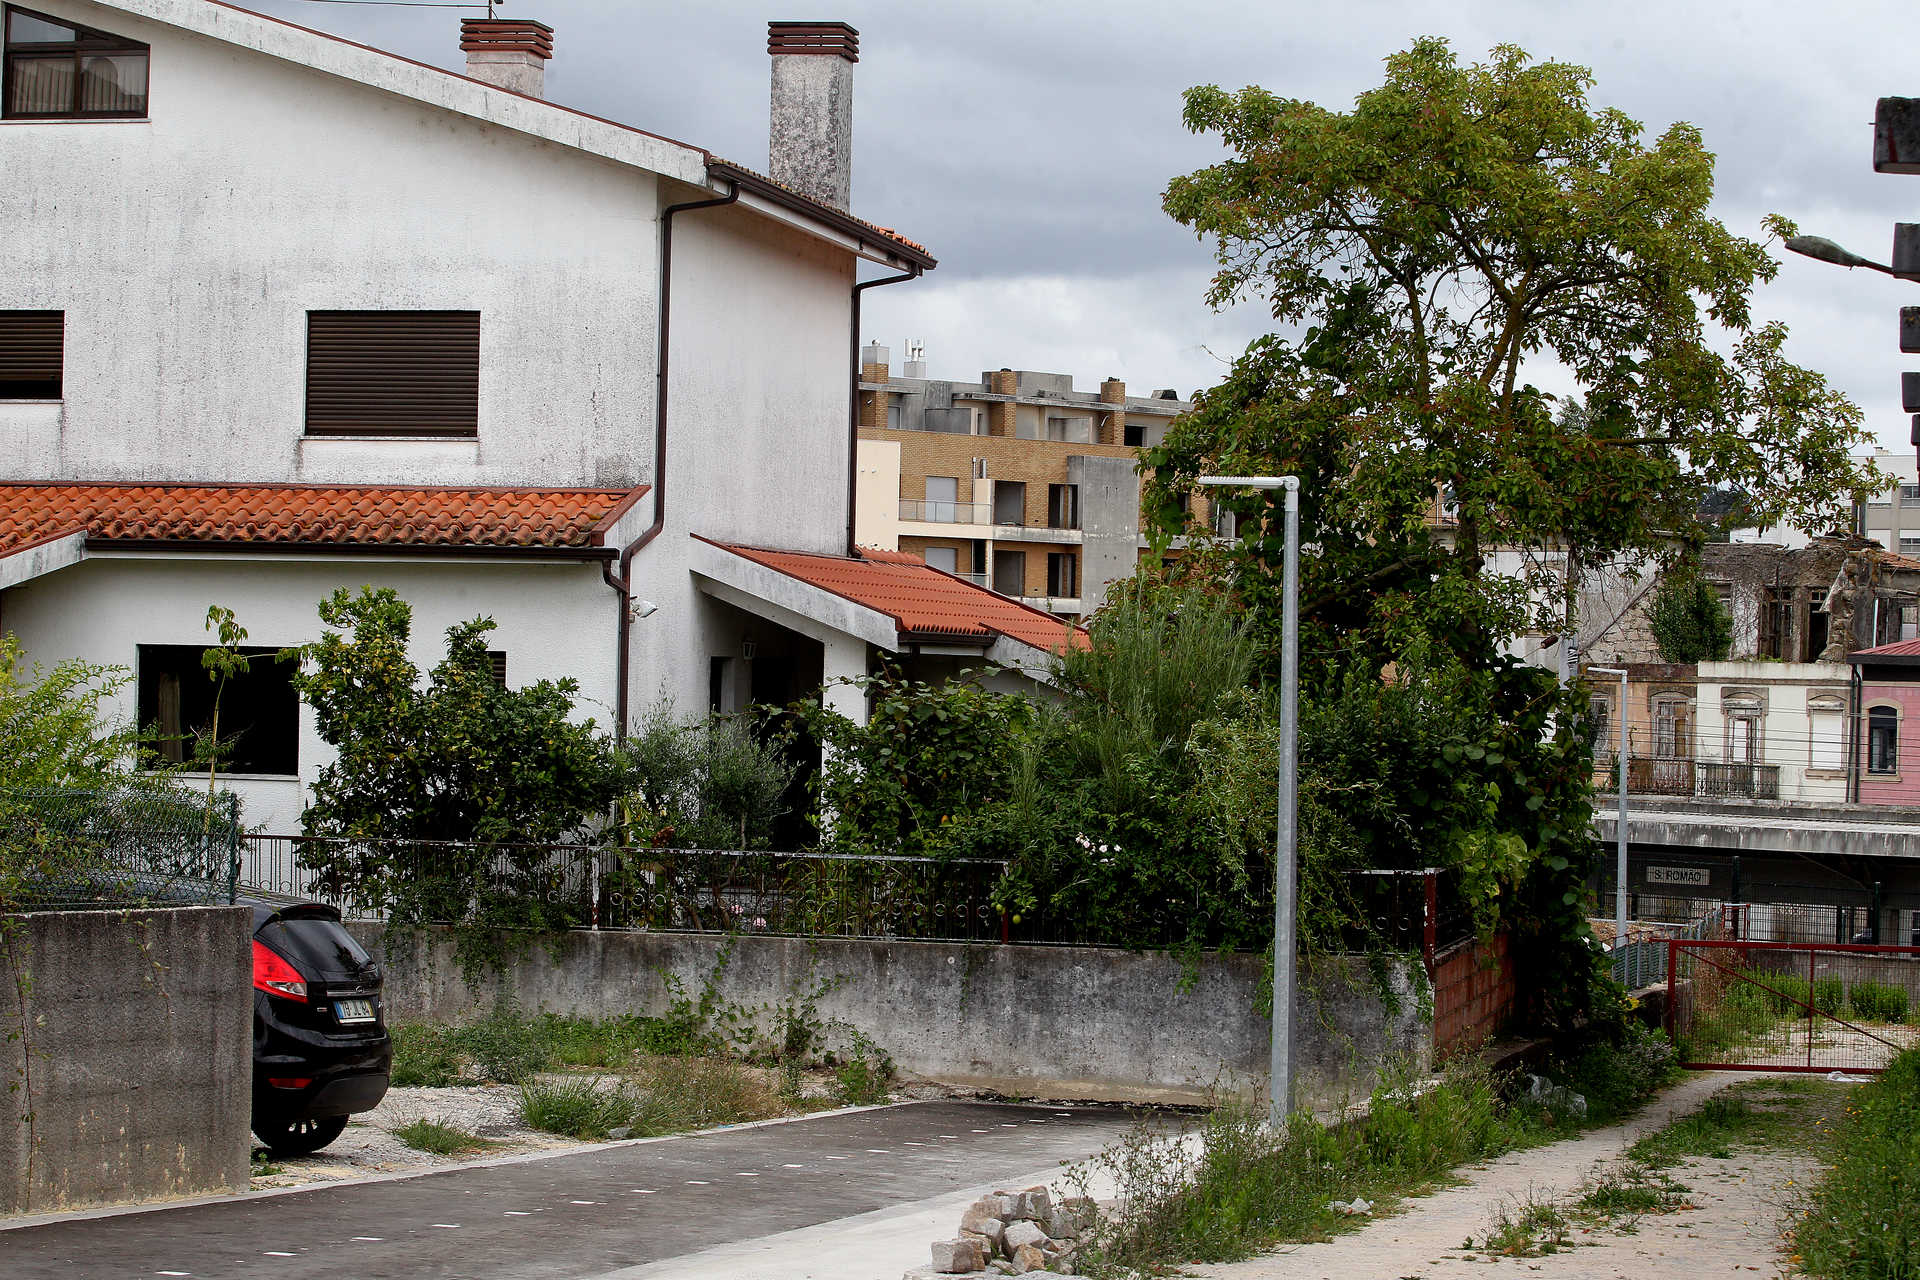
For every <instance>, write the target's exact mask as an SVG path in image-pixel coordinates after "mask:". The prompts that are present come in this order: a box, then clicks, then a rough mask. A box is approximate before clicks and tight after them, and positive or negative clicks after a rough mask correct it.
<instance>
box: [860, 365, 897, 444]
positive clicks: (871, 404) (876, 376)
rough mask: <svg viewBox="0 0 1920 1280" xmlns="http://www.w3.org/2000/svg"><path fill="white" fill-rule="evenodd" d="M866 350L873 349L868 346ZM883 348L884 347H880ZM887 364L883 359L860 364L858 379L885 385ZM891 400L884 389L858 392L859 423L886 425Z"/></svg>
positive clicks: (876, 425) (887, 371)
mask: <svg viewBox="0 0 1920 1280" xmlns="http://www.w3.org/2000/svg"><path fill="white" fill-rule="evenodd" d="M867 350H869V351H871V350H873V348H872V347H868V348H867ZM881 350H883V351H884V350H885V348H884V347H883V348H881ZM888 373H889V369H888V366H887V364H886V362H885V361H884V360H883V361H881V362H880V363H879V364H863V365H861V366H860V381H862V382H877V383H879V384H880V385H881V386H882V387H885V386H886V385H887V376H888ZM891 400H892V397H891V396H889V395H888V394H887V393H886V392H885V391H862V392H861V393H860V425H861V426H863V427H884V426H886V425H887V405H888V403H889V402H890V401H891Z"/></svg>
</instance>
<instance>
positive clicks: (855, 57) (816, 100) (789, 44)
mask: <svg viewBox="0 0 1920 1280" xmlns="http://www.w3.org/2000/svg"><path fill="white" fill-rule="evenodd" d="M767 53H768V54H769V55H771V57H772V59H773V109H772V112H771V120H770V129H769V137H768V143H767V171H768V172H769V173H770V174H771V175H772V177H773V180H774V181H775V182H778V183H780V184H782V185H783V186H787V187H791V188H793V190H795V191H798V192H799V193H800V194H801V195H805V196H811V197H813V198H814V199H815V200H818V201H820V202H821V203H823V204H828V205H832V206H833V207H834V208H836V209H839V210H840V211H842V212H845V211H846V209H847V207H848V205H849V203H850V202H851V197H852V195H853V64H854V63H856V62H858V61H860V33H859V32H858V31H855V30H854V29H853V28H852V27H850V26H848V25H847V24H846V23H844V22H769V23H768V24H767Z"/></svg>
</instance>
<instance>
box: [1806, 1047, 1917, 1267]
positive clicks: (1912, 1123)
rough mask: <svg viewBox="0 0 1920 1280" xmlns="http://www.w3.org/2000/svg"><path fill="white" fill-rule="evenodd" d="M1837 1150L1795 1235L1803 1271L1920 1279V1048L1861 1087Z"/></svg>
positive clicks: (1840, 1136) (1842, 1130) (1849, 1111)
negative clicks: (1831, 1167) (1831, 1166)
mask: <svg viewBox="0 0 1920 1280" xmlns="http://www.w3.org/2000/svg"><path fill="white" fill-rule="evenodd" d="M1835 1152H1836V1154H1835V1159H1834V1166H1833V1169H1832V1171H1831V1172H1829V1173H1828V1174H1827V1175H1826V1177H1825V1178H1823V1179H1822V1180H1821V1181H1820V1183H1819V1184H1818V1185H1817V1186H1816V1187H1815V1188H1814V1190H1813V1195H1812V1200H1811V1204H1810V1206H1809V1208H1808V1210H1807V1213H1806V1216H1805V1217H1804V1218H1803V1219H1802V1220H1801V1222H1800V1224H1799V1225H1798V1226H1797V1227H1796V1228H1795V1230H1794V1236H1793V1244H1794V1250H1795V1252H1797V1253H1798V1254H1799V1255H1800V1256H1799V1259H1798V1261H1799V1263H1800V1266H1801V1269H1802V1270H1804V1271H1806V1272H1807V1273H1809V1274H1811V1275H1816V1276H1821V1277H1823V1278H1824V1280H1915V1278H1916V1277H1920V1050H1915V1049H1909V1050H1907V1051H1906V1052H1905V1053H1902V1054H1901V1055H1900V1056H1899V1057H1897V1058H1895V1059H1894V1060H1893V1062H1892V1063H1891V1064H1890V1065H1889V1066H1888V1068H1887V1070H1886V1072H1885V1073H1884V1074H1883V1075H1881V1076H1880V1077H1879V1079H1877V1080H1875V1081H1873V1082H1872V1083H1871V1084H1867V1085H1863V1086H1861V1087H1860V1088H1859V1090H1858V1092H1857V1093H1856V1094H1855V1096H1854V1099H1853V1103H1852V1105H1851V1106H1849V1107H1848V1108H1847V1118H1846V1121H1845V1122H1844V1123H1843V1124H1842V1125H1841V1129H1840V1133H1839V1136H1838V1139H1837V1141H1836V1143H1835Z"/></svg>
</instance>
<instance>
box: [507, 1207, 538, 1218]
mask: <svg viewBox="0 0 1920 1280" xmlns="http://www.w3.org/2000/svg"><path fill="white" fill-rule="evenodd" d="M507 1216H508V1217H509V1218H531V1217H532V1216H533V1210H531V1209H509V1210H507Z"/></svg>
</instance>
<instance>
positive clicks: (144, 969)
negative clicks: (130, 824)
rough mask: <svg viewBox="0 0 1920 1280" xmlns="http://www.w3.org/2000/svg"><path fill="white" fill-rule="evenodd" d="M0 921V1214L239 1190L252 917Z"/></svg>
mask: <svg viewBox="0 0 1920 1280" xmlns="http://www.w3.org/2000/svg"><path fill="white" fill-rule="evenodd" d="M5 924H6V926H7V927H5V928H0V978H4V981H0V1028H4V1031H5V1033H6V1034H4V1035H0V1074H4V1076H5V1081H6V1085H7V1089H5V1090H0V1120H3V1121H4V1125H3V1126H0V1214H5V1213H37V1212H45V1211H50V1210H57V1209H67V1208H73V1207H77V1206H81V1205H88V1204H102V1203H107V1202H111V1201H126V1200H145V1199H154V1198H158V1197H163V1196H180V1195H191V1194H204V1193H207V1192H218V1191H244V1190H245V1189H246V1187H247V1179H248V1175H249V1168H248V1152H249V1150H250V1149H251V1141H250V1139H249V1138H248V1136H247V1126H248V1111H249V1107H250V1106H251V1100H252V1088H253V984H252V973H253V957H252V950H251V946H250V940H251V938H252V936H253V913H252V912H251V911H250V910H249V909H248V908H246V907H188V908H179V909H175V910H167V911H133V912H124V913H123V912H117V911H113V912H97V911H86V912H79V911H76V912H52V913H43V914H34V915H27V916H15V917H10V918H9V919H8V920H7V921H6V922H5ZM16 971H19V972H24V973H25V974H26V975H28V977H29V983H28V994H27V999H26V1009H25V1014H26V1021H27V1025H29V1026H30V1028H31V1031H30V1033H29V1037H28V1039H27V1041H26V1042H25V1043H23V1042H22V1041H20V1040H17V1039H14V1038H13V1036H12V1033H13V1032H14V1031H16V1030H17V1029H18V1028H19V1026H20V1025H21V1012H22V1010H21V1008H20V1001H19V998H18V994H17V990H18V989H17V987H16V985H15V982H14V976H15V972H16ZM23 1082H24V1083H25V1085H26V1088H25V1089H24V1090H20V1091H18V1092H16V1091H14V1090H13V1086H14V1085H16V1084H19V1083H23ZM23 1115H30V1116H31V1123H27V1122H25V1121H23V1120H22V1119H21V1117H22V1116H23ZM4 1269H5V1268H4V1267H0V1270H4Z"/></svg>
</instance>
